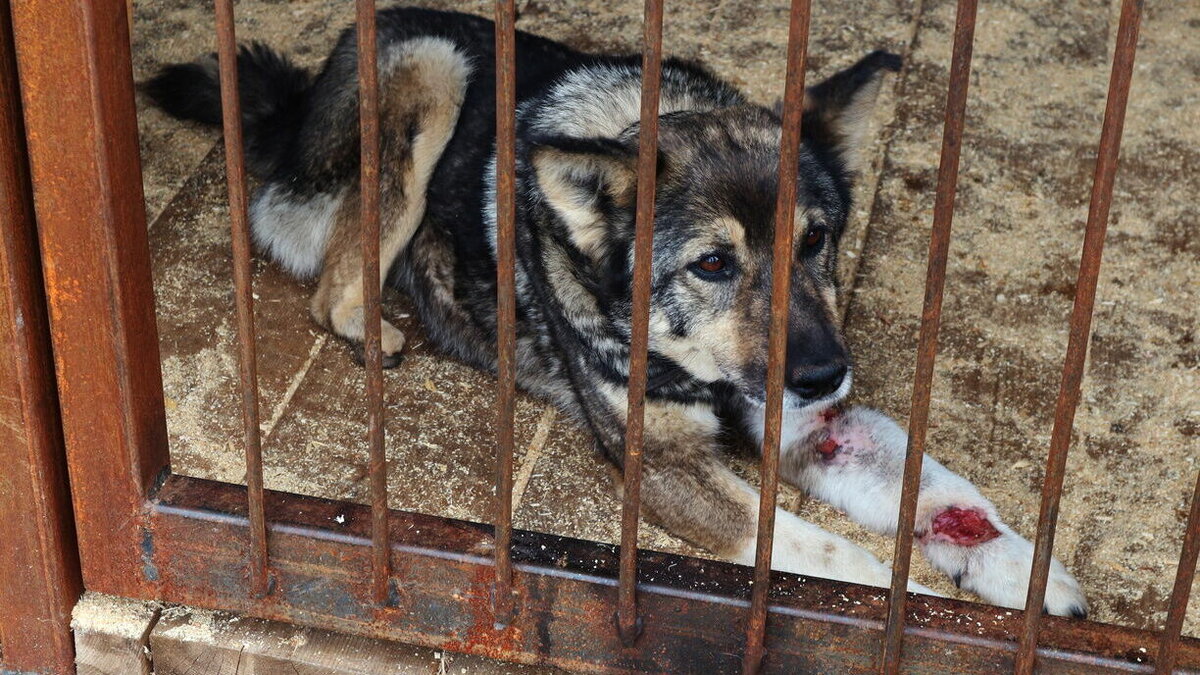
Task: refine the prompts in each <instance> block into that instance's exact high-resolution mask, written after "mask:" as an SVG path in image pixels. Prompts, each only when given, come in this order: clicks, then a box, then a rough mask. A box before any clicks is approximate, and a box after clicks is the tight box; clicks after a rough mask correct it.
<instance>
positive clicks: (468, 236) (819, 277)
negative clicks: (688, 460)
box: [146, 8, 898, 459]
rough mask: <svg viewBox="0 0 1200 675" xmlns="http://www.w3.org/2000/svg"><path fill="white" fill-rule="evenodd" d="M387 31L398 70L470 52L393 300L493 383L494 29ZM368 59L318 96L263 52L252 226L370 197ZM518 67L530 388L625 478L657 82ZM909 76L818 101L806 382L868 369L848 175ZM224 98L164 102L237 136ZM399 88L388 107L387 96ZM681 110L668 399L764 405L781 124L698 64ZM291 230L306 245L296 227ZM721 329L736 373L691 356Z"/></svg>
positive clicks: (214, 93)
mask: <svg viewBox="0 0 1200 675" xmlns="http://www.w3.org/2000/svg"><path fill="white" fill-rule="evenodd" d="M378 30H379V35H378V41H379V48H380V54H381V57H380V60H381V64H382V63H384V62H385V61H386V60H387V55H388V54H389V52H390V50H395V49H401V48H402V47H403V45H405V44H409V43H411V42H412V41H413V40H422V39H424V40H428V39H433V40H437V41H442V42H444V43H445V44H448V45H452V49H453V50H454V52H455V53H457V54H458V55H459V56H461V58H462V59H463V61H464V62H465V63H467V64H469V67H470V75H469V77H468V78H467V81H466V84H465V91H464V95H463V98H462V102H461V108H460V113H459V116H458V118H457V124H456V126H455V128H454V132H453V135H452V136H451V137H450V138H449V140H448V144H447V145H446V147H445V150H444V152H443V153H442V155H441V158H440V160H439V161H438V162H437V163H436V166H435V167H434V168H433V171H432V175H431V178H430V179H429V182H428V184H427V186H426V191H425V194H426V204H425V207H424V214H423V218H422V220H421V223H420V227H419V228H417V229H416V231H415V233H414V234H413V235H412V238H411V242H410V243H409V244H408V245H407V246H406V247H404V248H403V250H402V251H401V252H400V253H399V255H398V256H397V258H396V259H395V264H394V265H393V266H392V279H393V281H394V283H396V284H397V285H398V286H400V287H401V288H403V289H404V290H406V291H407V292H408V293H409V294H410V295H411V296H412V298H413V301H414V303H415V304H416V307H417V309H418V311H419V313H420V315H421V317H422V319H423V323H424V325H425V326H426V328H427V329H428V330H429V332H430V333H431V335H432V337H433V339H434V340H435V341H436V342H437V343H438V344H439V345H440V346H441V347H442V348H444V349H445V350H447V351H448V352H450V353H451V354H453V355H455V356H457V357H459V358H461V359H463V360H466V361H467V362H469V363H471V364H473V365H475V366H478V367H481V368H485V369H489V370H490V369H493V368H494V362H495V357H494V346H493V345H494V344H495V333H496V327H495V306H496V305H495V302H496V300H495V298H496V290H495V277H496V269H495V257H494V252H493V243H492V241H491V238H492V237H493V236H494V232H493V227H494V223H493V222H492V221H491V214H492V213H493V211H492V210H491V209H492V208H493V207H492V204H491V201H490V200H491V198H492V196H491V195H492V193H491V189H492V183H491V181H492V178H491V173H490V171H491V168H490V167H491V162H492V158H493V152H494V137H495V131H494V119H495V108H494V96H495V79H494V73H493V64H494V53H493V35H494V34H493V30H494V29H493V24H492V23H491V22H490V21H488V20H486V19H482V18H479V17H474V16H470V15H465V14H458V13H453V12H440V11H433V10H424V9H413V8H395V9H388V10H384V11H382V12H380V13H379V15H378ZM355 50H356V45H355V32H354V30H353V29H349V30H347V31H346V32H344V33H343V34H342V36H341V38H340V39H339V40H338V43H337V45H336V46H335V47H334V49H333V51H332V53H331V54H330V56H329V58H328V59H327V60H326V61H325V63H324V65H323V66H322V68H321V70H320V72H319V73H318V74H316V76H315V77H310V76H309V75H308V73H306V72H305V71H303V70H301V69H298V68H296V67H294V66H292V65H291V64H290V63H289V62H288V61H287V60H286V59H285V58H284V57H282V56H279V55H277V54H275V53H273V52H271V51H270V50H269V49H267V48H266V47H264V46H262V45H252V46H250V47H247V48H243V50H242V52H241V55H240V58H239V78H240V82H239V84H240V89H241V97H242V104H243V111H244V112H243V115H244V122H245V124H246V138H247V151H248V157H249V158H250V166H251V168H252V170H253V171H254V172H255V174H256V175H257V176H258V177H259V178H260V179H262V180H263V181H264V184H263V188H261V189H260V190H259V192H258V193H257V194H256V197H255V203H254V205H253V206H252V220H255V221H256V227H257V226H258V223H261V222H264V221H267V220H269V219H270V218H272V217H276V216H275V214H276V213H277V212H279V211H280V210H281V209H283V208H285V207H286V208H292V206H291V205H301V206H302V207H303V208H304V209H308V211H303V213H309V212H311V213H318V212H321V213H323V211H320V208H319V207H321V206H322V205H324V204H326V203H329V204H335V203H340V202H337V200H340V199H343V197H342V195H343V191H344V190H345V189H347V187H349V188H351V189H353V188H354V186H355V185H356V184H357V176H358V145H359V139H358V133H357V131H358V106H357V95H356V91H355V87H356V84H355V83H356V79H357V78H356V71H357V58H356V54H355ZM516 52H517V73H518V81H517V98H518V101H519V105H520V112H519V114H518V144H517V156H518V208H517V211H518V228H517V230H518V251H519V256H518V257H519V269H518V284H519V298H518V314H519V316H518V318H519V345H520V346H519V362H520V374H519V377H520V379H521V384H522V386H524V387H525V388H527V389H530V390H532V391H534V392H537V393H540V394H542V395H545V396H548V397H550V398H552V399H554V400H556V401H558V402H559V403H560V404H561V405H563V406H564V407H566V408H568V409H571V410H574V411H575V412H576V413H577V414H579V415H580V416H581V417H583V418H585V419H586V420H587V421H588V422H589V423H590V426H591V427H592V429H593V431H595V432H596V434H597V437H598V438H599V439H600V441H601V445H602V446H603V447H605V448H606V449H607V450H609V451H610V456H613V458H614V459H618V457H619V451H618V450H619V447H620V443H621V439H620V436H621V432H620V428H621V426H622V420H621V419H619V415H618V411H616V410H614V409H613V406H612V405H611V401H610V400H608V399H609V398H611V396H608V395H607V394H605V393H604V389H605V388H606V387H607V388H617V389H619V388H620V387H623V385H624V381H625V379H626V378H627V376H628V340H629V291H630V289H629V283H630V278H631V266H630V265H631V260H630V250H631V244H632V239H633V236H632V235H633V231H632V223H633V217H632V216H633V209H634V203H633V198H632V193H631V192H630V190H629V187H630V185H632V182H631V181H632V180H633V174H632V158H633V157H634V156H635V155H636V144H637V108H636V105H634V104H632V103H631V101H632V100H633V99H630V98H629V97H630V95H632V93H636V90H637V85H638V83H639V82H640V58H639V57H637V56H614V55H596V54H584V53H580V52H577V51H575V50H573V49H571V48H569V47H567V46H564V45H561V44H558V43H555V42H552V41H550V40H546V39H544V38H541V37H538V36H534V35H530V34H528V33H523V32H519V33H518V35H517V50H516ZM381 67H382V66H381ZM897 67H898V57H896V56H894V55H890V54H886V53H883V52H877V53H875V54H872V55H870V56H868V57H867V58H866V59H863V60H862V61H860V62H859V63H858V64H857V65H855V66H854V67H853V68H851V69H849V70H847V71H843V73H841V74H839V75H838V76H836V77H835V78H832V79H830V80H828V81H826V82H825V83H822V84H819V85H817V86H816V87H814V88H813V89H812V90H811V91H810V98H809V103H810V109H809V110H808V111H807V112H806V115H805V121H804V127H803V129H804V147H803V149H802V153H801V159H800V165H799V167H798V171H799V174H800V178H801V183H800V195H799V200H800V203H799V204H798V208H799V209H802V210H803V212H802V213H800V212H798V214H799V216H798V218H799V217H803V218H804V220H800V219H798V220H797V226H796V227H797V230H798V232H799V233H800V234H803V233H804V232H805V231H806V230H808V229H812V228H817V229H819V230H820V232H822V233H824V234H823V235H822V236H827V239H824V240H823V241H826V242H828V246H827V247H825V245H824V244H823V248H822V250H821V251H819V252H816V253H812V254H810V255H807V257H806V256H805V255H799V257H798V262H797V264H796V265H795V271H794V276H795V279H794V281H793V289H794V291H793V302H792V310H791V316H792V318H791V324H792V329H791V332H792V333H793V339H791V340H790V341H789V343H790V346H789V354H793V353H794V354H795V355H796V357H795V358H792V357H791V356H789V359H790V361H789V364H791V362H792V361H795V365H794V368H795V369H796V372H800V370H802V369H804V368H807V367H808V366H807V365H806V363H807V362H806V361H805V360H804V359H805V358H809V357H811V358H810V359H809V360H817V359H829V358H842V359H843V360H844V359H845V358H847V357H845V356H844V352H845V350H844V347H843V346H842V344H841V338H840V336H839V335H838V332H837V329H836V327H835V325H834V320H833V317H832V315H831V311H830V310H829V307H828V302H827V301H828V299H829V297H831V296H830V294H831V293H832V292H833V290H832V289H833V288H834V284H835V278H836V275H835V274H834V265H835V264H836V245H837V239H838V237H839V236H840V233H841V230H842V228H843V227H844V224H845V220H846V217H847V215H848V214H849V212H850V204H849V201H850V191H851V181H852V176H853V171H852V169H853V162H852V161H851V160H850V158H849V155H850V153H851V152H852V151H853V148H852V147H850V143H851V142H853V141H854V140H856V139H852V138H850V135H851V134H852V131H853V130H850V131H848V129H850V127H843V126H841V125H842V124H843V122H844V119H845V117H846V116H845V115H844V113H845V111H846V110H847V109H848V108H850V107H852V106H854V105H857V104H858V101H857V98H858V97H860V96H863V95H864V92H868V93H869V94H870V96H869V98H870V99H871V100H873V98H874V89H872V85H873V84H875V83H877V81H878V78H879V73H880V71H881V70H894V69H896V68H897ZM218 85H219V83H218V80H217V76H216V68H215V62H214V61H212V59H211V58H210V59H208V60H204V61H201V62H199V63H196V64H182V65H173V66H168V67H166V68H165V69H164V70H163V71H162V72H161V73H160V74H159V75H158V76H157V77H156V78H155V79H153V80H151V81H150V82H149V83H148V84H147V85H146V91H147V92H148V93H149V94H150V96H151V97H152V98H153V100H154V101H155V102H156V103H157V104H158V105H159V106H161V107H162V108H163V109H164V110H166V111H168V112H170V113H171V114H174V115H176V116H177V117H181V118H185V119H191V120H195V121H199V122H203V123H206V124H216V123H218V122H219V120H220V115H219V111H220V108H219V86H218ZM381 86H382V87H385V88H386V87H387V79H386V77H384V78H383V80H381ZM867 107H868V109H869V101H868V106H867ZM662 111H663V115H662V118H661V121H660V128H661V131H660V162H659V173H660V176H659V190H658V197H657V201H658V206H657V214H658V215H657V219H656V220H657V222H656V235H655V261H654V269H655V274H654V279H653V282H652V283H653V291H652V292H653V294H654V297H653V301H654V305H655V308H656V311H658V312H661V315H662V316H661V319H660V320H661V321H662V322H664V323H663V325H664V326H666V328H665V331H666V332H665V333H663V334H662V335H659V336H658V337H656V338H654V341H653V342H652V352H651V358H650V386H649V390H648V392H647V395H648V396H649V397H650V398H651V399H655V400H662V401H676V402H679V403H697V402H710V403H711V402H714V401H716V400H717V399H720V398H724V397H726V396H728V395H729V392H740V394H741V395H743V396H746V397H748V398H749V400H752V401H755V400H759V399H760V398H761V396H762V394H761V387H762V382H763V380H764V377H765V375H764V374H765V368H766V362H765V342H766V341H765V325H766V306H765V305H764V304H763V302H764V299H765V298H767V297H768V296H769V288H770V264H769V262H770V242H771V240H772V236H773V235H772V233H773V227H774V222H773V215H772V214H773V210H774V199H775V190H776V180H777V178H776V171H777V162H778V139H779V133H780V126H779V125H780V120H779V117H778V115H777V114H776V113H775V112H773V111H771V110H769V109H767V108H763V107H761V106H755V105H752V104H750V103H749V102H748V101H747V100H746V99H745V98H744V97H743V96H742V94H741V93H739V92H738V91H737V90H736V89H734V88H733V87H731V86H730V85H729V84H727V83H725V82H724V81H722V80H721V79H719V78H717V77H716V76H715V75H713V74H712V73H710V72H709V71H708V70H706V69H705V68H703V67H702V66H700V65H697V64H694V63H691V62H687V61H681V60H678V59H667V60H665V61H664V64H663V106H662ZM419 120H420V118H419V117H416V118H411V121H410V122H409V123H408V125H409V126H407V127H406V128H392V127H385V128H384V129H383V133H384V144H385V147H386V146H388V145H389V144H393V145H394V144H404V143H411V142H412V141H413V139H415V138H416V137H417V136H418V135H419V133H420V128H419ZM857 128H858V127H857V126H855V127H854V129H857ZM386 170H388V167H385V171H386ZM551 174H554V175H551ZM560 174H561V175H560ZM547 181H551V182H552V183H553V185H550V184H548V183H547ZM556 200H557V201H556ZM305 204H308V205H309V206H303V205H305ZM313 205H316V206H313ZM576 207H578V209H579V211H578V213H572V212H571V209H574V208H576ZM296 208H301V207H296ZM564 209H566V210H565V211H564ZM305 217H307V216H305ZM297 218H299V216H297ZM588 219H594V220H595V222H596V223H598V225H597V227H601V226H600V225H599V223H603V226H602V230H603V231H602V232H601V231H600V230H596V231H594V232H593V231H590V230H588V229H587V228H586V227H585V228H584V229H583V230H580V229H579V227H580V225H579V223H580V222H583V221H587V220H588ZM726 222H735V223H736V224H737V226H736V227H737V229H738V233H736V234H733V235H730V236H733V237H734V239H736V240H737V241H734V240H728V241H727V240H726V239H720V237H722V236H726V235H724V234H721V232H723V230H721V228H724V227H726V225H725V224H724V223H726ZM288 226H289V227H297V225H296V224H295V223H292V222H291V221H288ZM714 228H715V229H714ZM271 236H276V235H275V234H274V233H270V232H268V233H267V234H261V233H260V232H259V231H258V230H256V237H257V238H258V240H259V242H260V244H262V245H264V246H265V247H266V248H268V250H269V251H271V252H272V254H273V255H275V256H276V257H277V259H281V261H283V262H284V264H285V265H289V266H290V267H292V268H293V269H294V270H304V269H308V267H311V265H310V266H308V267H306V266H304V265H292V264H290V263H289V262H288V261H287V260H286V255H285V253H286V251H285V252H284V253H281V252H280V251H283V248H282V247H280V245H279V244H278V243H277V241H276V240H272V239H270V237H271ZM714 237H717V238H716V239H714ZM707 240H712V242H713V244H712V246H713V247H715V248H714V250H716V249H721V251H723V253H722V255H728V256H731V257H734V258H737V259H736V261H735V262H734V263H733V268H734V273H736V274H737V275H738V276H737V277H736V279H737V281H736V283H730V284H723V283H717V282H712V283H709V282H700V281H697V278H696V277H695V276H694V274H693V273H692V272H693V271H694V267H689V266H688V265H687V264H686V263H687V262H688V261H681V260H680V259H678V256H679V255H680V251H682V250H685V249H688V247H690V246H693V245H694V243H695V242H696V241H707ZM722 242H724V243H722ZM722 247H724V248H722ZM739 247H740V248H739ZM735 249H736V250H735ZM703 253H705V251H693V252H691V253H689V254H688V255H693V254H703ZM738 256H741V257H740V258H739V257H738ZM579 303H582V304H579ZM713 322H722V325H728V326H730V327H737V329H738V330H739V331H741V333H740V334H736V335H733V334H731V335H726V336H724V337H723V338H721V339H722V340H724V341H726V342H730V343H745V344H746V345H754V347H753V348H750V347H749V346H747V347H746V349H745V350H744V351H745V353H744V354H743V353H741V352H738V353H737V354H733V353H732V352H731V353H730V354H726V355H725V356H722V357H721V358H719V359H717V361H720V363H717V362H713V363H712V364H708V363H706V364H703V367H701V366H697V365H695V364H694V363H693V362H692V361H691V360H689V358H688V357H687V356H686V354H689V353H692V352H695V351H696V350H700V351H701V352H703V351H705V350H710V351H711V349H713V348H716V349H718V350H719V349H720V348H721V346H720V345H716V346H715V347H714V346H713V345H710V344H709V343H708V342H706V340H708V338H707V337H706V336H705V332H706V331H707V330H709V328H708V327H709V326H711V325H714V323H713ZM759 342H761V348H760V345H759V344H758V343H759ZM688 350H692V351H688ZM839 354H841V355H842V356H839ZM706 358H707V357H706ZM722 359H724V360H722ZM709 360H710V361H711V360H712V359H709ZM789 367H790V368H791V367H793V366H792V365H789ZM701 371H704V372H703V373H701ZM717 371H720V374H719V375H718V374H717ZM601 385H602V386H601Z"/></svg>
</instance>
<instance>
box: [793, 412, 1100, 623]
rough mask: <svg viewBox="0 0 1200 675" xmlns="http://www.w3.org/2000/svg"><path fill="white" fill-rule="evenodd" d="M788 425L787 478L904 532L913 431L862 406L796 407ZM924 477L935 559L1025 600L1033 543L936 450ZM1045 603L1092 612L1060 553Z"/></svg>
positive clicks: (1016, 602)
mask: <svg viewBox="0 0 1200 675" xmlns="http://www.w3.org/2000/svg"><path fill="white" fill-rule="evenodd" d="M785 426H786V427H787V431H786V434H787V436H788V438H787V439H786V441H785V445H784V448H783V451H782V456H781V458H780V472H781V473H780V475H781V476H782V477H783V478H784V479H785V480H788V481H789V482H792V483H794V484H795V485H797V486H798V487H800V488H802V489H804V490H806V491H807V492H809V493H810V494H812V495H813V496H815V497H817V498H819V499H822V500H824V501H827V502H829V503H830V504H832V505H833V506H836V507H837V508H839V509H841V510H843V511H845V512H846V514H847V515H849V516H850V517H851V518H853V519H854V520H855V521H857V522H859V523H861V524H862V525H864V526H866V527H868V528H870V529H872V530H875V531H876V532H881V533H885V534H892V533H894V532H895V531H896V518H897V515H898V511H899V503H900V488H901V482H902V479H903V474H904V455H905V447H906V445H907V441H908V437H907V435H906V434H905V433H904V431H902V430H901V429H900V427H898V426H897V425H896V423H895V422H893V421H892V420H890V419H889V418H887V417H886V416H885V415H882V414H880V413H878V412H876V411H874V410H870V409H867V408H857V407H855V408H849V409H847V410H840V409H837V408H830V409H827V410H825V411H823V412H819V413H818V412H804V411H802V412H797V413H793V414H792V415H790V416H789V417H788V419H787V421H786V422H785ZM920 485H921V487H920V493H919V495H918V498H917V518H916V527H915V530H914V532H915V534H916V542H917V545H918V546H919V547H920V549H921V552H922V553H924V555H925V557H926V558H927V559H928V560H929V562H930V563H931V564H933V566H934V567H936V568H937V569H939V570H941V571H942V572H945V573H946V574H947V575H948V576H950V578H951V579H953V580H954V582H955V584H956V585H958V586H959V587H961V588H964V589H966V590H968V591H971V592H973V593H975V594H977V595H978V596H979V597H981V598H983V599H984V600H986V601H988V602H990V603H992V604H995V605H1002V606H1004V607H1013V608H1017V609H1020V608H1023V607H1024V606H1025V594H1026V590H1027V588H1028V585H1029V575H1030V569H1031V566H1032V563H1033V544H1031V543H1030V542H1029V541H1028V540H1026V539H1025V538H1024V537H1022V536H1021V535H1019V534H1017V533H1016V532H1014V531H1013V530H1012V529H1011V528H1009V527H1008V526H1007V525H1005V524H1004V522H1003V521H1001V520H1000V516H999V514H997V512H996V507H995V506H993V505H992V503H991V502H990V501H988V500H987V499H986V498H985V497H984V496H983V495H981V494H980V493H979V490H977V489H976V488H975V486H974V485H972V484H971V482H970V481H968V480H967V479H965V478H963V477H962V476H959V475H958V474H955V473H954V472H952V471H950V470H949V469H947V468H946V467H944V466H942V465H941V464H939V463H938V462H937V461H936V460H934V459H933V458H932V457H925V458H924V462H923V463H922V466H921V484H920ZM1045 609H1046V611H1048V612H1050V613H1052V614H1062V615H1067V614H1069V615H1074V616H1084V615H1086V613H1087V602H1086V601H1085V600H1084V597H1083V593H1082V592H1081V591H1080V590H1079V584H1078V583H1077V582H1076V581H1075V579H1074V577H1072V576H1071V573H1070V572H1068V571H1067V569H1066V568H1065V567H1064V566H1063V565H1062V563H1060V562H1059V561H1058V560H1053V561H1052V563H1051V567H1050V580H1049V584H1048V585H1047V587H1046V607H1045Z"/></svg>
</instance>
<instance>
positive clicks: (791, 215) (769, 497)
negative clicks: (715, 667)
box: [742, 0, 811, 675]
mask: <svg viewBox="0 0 1200 675" xmlns="http://www.w3.org/2000/svg"><path fill="white" fill-rule="evenodd" d="M810 9H811V8H810V3H809V0H792V9H791V14H790V20H789V25H788V50H787V81H786V84H785V85H784V93H783V138H782V140H781V141H780V144H779V193H778V195H777V198H776V200H775V244H774V249H775V251H774V260H773V262H772V266H771V270H772V272H771V273H772V279H771V327H770V333H769V338H768V339H769V343H770V344H769V354H768V357H767V409H766V417H765V425H764V426H765V428H764V429H763V444H762V462H761V464H760V466H761V469H760V472H761V474H762V484H761V487H760V490H761V493H760V495H759V503H758V542H757V548H756V550H755V554H754V586H753V592H752V594H751V599H750V614H749V617H748V618H747V621H746V650H745V655H744V657H743V659H742V672H743V673H746V674H747V675H749V674H751V673H757V672H758V671H759V668H761V667H762V660H763V654H764V650H765V647H764V646H763V641H764V639H765V634H766V624H767V601H768V599H769V598H768V596H769V595H770V590H771V552H772V551H771V549H772V544H773V538H774V534H775V501H776V498H777V496H778V492H779V442H780V439H781V435H782V426H783V383H784V372H783V371H784V361H785V358H786V356H787V355H786V350H787V324H788V301H789V297H788V296H789V294H790V290H791V274H792V264H791V263H792V240H793V237H792V234H793V229H794V225H795V218H796V182H797V180H798V176H797V172H796V167H797V166H799V158H800V122H801V119H802V117H803V112H804V110H803V103H804V69H805V67H806V63H807V60H808V29H809V22H810Z"/></svg>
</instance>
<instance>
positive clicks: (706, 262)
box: [699, 253, 725, 274]
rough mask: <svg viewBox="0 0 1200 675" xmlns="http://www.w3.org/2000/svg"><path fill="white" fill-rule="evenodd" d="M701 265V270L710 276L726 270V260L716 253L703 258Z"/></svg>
mask: <svg viewBox="0 0 1200 675" xmlns="http://www.w3.org/2000/svg"><path fill="white" fill-rule="evenodd" d="M699 265H700V269H702V270H704V271H705V272H708V273H709V274H716V273H717V272H720V271H721V270H723V269H725V259H724V258H722V257H721V256H719V255H716V254H715V253H714V254H710V255H706V256H704V257H703V258H701V259H700V262H699Z"/></svg>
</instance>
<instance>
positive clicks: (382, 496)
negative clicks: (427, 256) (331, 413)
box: [356, 0, 391, 605]
mask: <svg viewBox="0 0 1200 675" xmlns="http://www.w3.org/2000/svg"><path fill="white" fill-rule="evenodd" d="M356 8H357V22H358V24H357V25H358V92H359V96H358V126H359V131H360V133H361V135H362V147H361V160H360V161H361V173H360V174H359V193H360V197H361V199H362V201H361V203H360V207H359V225H360V227H361V228H362V231H361V233H362V258H363V266H362V274H363V278H362V294H363V305H362V306H363V367H364V368H365V370H366V379H367V446H368V454H369V460H368V469H367V476H368V482H369V484H370V491H371V560H372V565H371V597H372V598H374V600H375V604H377V605H384V604H387V601H388V577H389V576H390V575H391V570H390V569H389V561H390V558H389V557H388V530H387V512H388V505H387V454H386V451H385V448H384V426H383V345H382V343H381V340H382V325H381V322H382V321H383V309H382V307H381V306H380V299H379V296H380V290H381V288H380V286H381V283H382V282H381V276H380V272H381V270H380V269H379V147H380V139H379V66H378V63H377V61H378V50H377V47H376V40H375V37H376V32H375V1H374V0H357V4H356Z"/></svg>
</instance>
